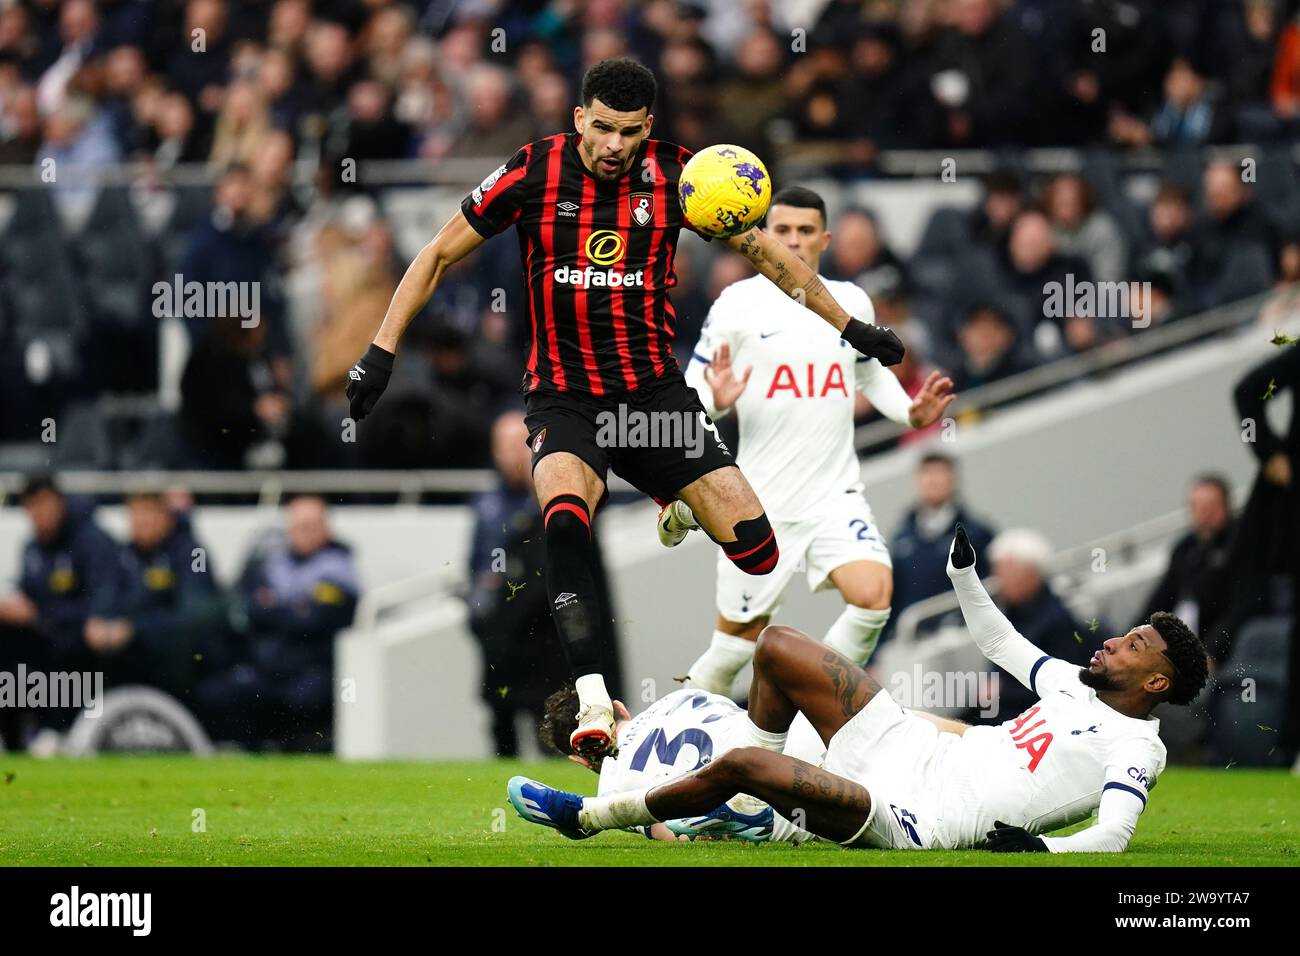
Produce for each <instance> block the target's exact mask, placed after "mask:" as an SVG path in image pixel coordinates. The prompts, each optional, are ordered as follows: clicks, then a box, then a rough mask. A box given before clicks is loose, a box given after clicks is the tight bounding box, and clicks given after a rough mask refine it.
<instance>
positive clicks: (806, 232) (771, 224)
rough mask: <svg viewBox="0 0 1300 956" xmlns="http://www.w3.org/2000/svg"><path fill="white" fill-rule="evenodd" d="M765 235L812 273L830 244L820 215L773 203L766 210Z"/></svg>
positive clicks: (829, 238)
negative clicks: (790, 253)
mask: <svg viewBox="0 0 1300 956" xmlns="http://www.w3.org/2000/svg"><path fill="white" fill-rule="evenodd" d="M764 228H765V229H766V231H767V234H768V235H769V236H771V237H772V238H773V239H775V240H776V241H777V242H779V243H781V244H782V245H783V246H785V247H786V248H787V249H789V250H790V251H791V252H793V253H794V254H795V255H796V256H798V257H799V258H800V259H802V260H803V261H804V264H805V265H807V266H808V267H809V268H810V269H812V270H813V271H814V272H816V271H817V265H818V263H819V262H821V257H822V253H823V252H825V251H826V247H827V246H828V245H830V241H831V234H830V233H829V232H827V230H826V223H825V222H823V221H822V214H821V213H820V212H818V211H817V210H816V209H804V208H802V207H800V206H784V205H776V206H773V207H772V208H771V209H769V210H768V211H767V225H766V226H765V227H764Z"/></svg>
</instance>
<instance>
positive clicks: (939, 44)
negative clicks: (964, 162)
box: [918, 0, 1036, 146]
mask: <svg viewBox="0 0 1300 956" xmlns="http://www.w3.org/2000/svg"><path fill="white" fill-rule="evenodd" d="M951 7H952V9H951V12H950V13H949V18H948V24H949V25H948V27H947V28H946V29H944V30H943V31H942V32H941V33H940V34H939V35H938V37H937V39H936V40H935V44H934V47H933V49H932V51H931V53H930V57H929V59H928V61H927V69H928V72H929V80H930V84H929V94H930V96H929V98H928V100H926V101H923V102H922V103H920V104H918V107H919V108H918V113H919V114H920V116H921V117H922V118H923V122H924V123H925V124H926V126H927V127H928V130H927V133H928V139H929V140H930V142H929V143H928V144H927V145H932V146H986V145H991V144H994V143H1001V142H1019V143H1023V142H1027V141H1028V140H1027V139H1026V137H1027V136H1028V135H1029V134H1030V132H1031V130H1030V125H1029V123H1028V122H1027V119H1028V117H1029V116H1030V115H1031V112H1032V110H1033V103H1034V101H1035V99H1036V89H1035V86H1034V76H1033V70H1032V65H1033V52H1032V50H1031V49H1030V48H1029V45H1028V42H1027V41H1026V39H1025V37H1024V35H1023V34H1021V33H1020V32H1019V31H1017V30H1016V29H1015V27H1014V26H1013V25H1012V23H1011V21H1010V18H1009V17H1007V16H1005V15H1002V14H1001V13H1000V12H999V10H998V7H997V4H995V3H994V0H956V2H954V3H953V4H952V5H951Z"/></svg>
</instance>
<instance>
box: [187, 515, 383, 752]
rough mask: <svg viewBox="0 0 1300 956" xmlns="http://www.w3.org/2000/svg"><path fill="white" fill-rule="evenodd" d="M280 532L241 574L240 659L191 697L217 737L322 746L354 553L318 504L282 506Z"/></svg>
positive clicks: (351, 595) (353, 578)
mask: <svg viewBox="0 0 1300 956" xmlns="http://www.w3.org/2000/svg"><path fill="white" fill-rule="evenodd" d="M287 511H288V526H287V528H286V540H285V542H284V544H283V545H282V546H279V547H276V548H273V549H272V550H270V551H269V552H268V553H266V554H265V555H264V556H261V557H259V558H257V559H255V561H254V562H253V564H252V565H251V566H250V567H249V568H248V569H247V570H246V571H245V572H244V575H243V579H242V582H241V585H240V590H241V592H242V594H243V601H244V605H245V613H246V616H247V635H246V636H247V643H246V648H245V650H244V653H243V659H242V660H241V661H239V662H238V663H236V664H235V665H233V666H232V667H230V668H228V669H226V670H224V671H223V672H221V673H219V674H215V675H213V676H212V677H210V678H207V679H205V680H204V681H202V682H201V683H200V685H199V687H198V689H197V691H196V694H195V698H196V703H197V704H198V705H199V709H200V713H201V715H202V717H203V718H204V720H205V724H206V726H207V727H208V728H209V730H210V731H211V733H212V734H213V736H214V737H216V738H217V739H221V740H235V741H239V742H241V743H244V744H245V745H248V746H253V747H261V746H267V745H270V746H274V747H276V748H282V749H309V750H320V749H328V744H329V741H330V739H331V728H332V719H333V687H334V637H335V635H337V634H338V632H339V631H341V630H342V629H343V628H345V627H348V626H349V625H350V624H351V623H352V618H353V615H354V613H355V612H356V606H357V600H358V598H359V595H360V584H359V581H358V577H357V569H356V564H355V563H354V561H353V559H352V551H351V549H350V548H349V547H348V546H347V545H346V544H343V543H341V542H339V541H336V540H335V539H334V538H333V536H332V535H331V533H330V528H329V523H328V519H327V515H326V510H325V502H324V501H323V500H322V499H321V498H319V497H317V496H314V495H303V496H301V497H298V498H295V499H293V501H291V502H290V503H289V505H288V508H287Z"/></svg>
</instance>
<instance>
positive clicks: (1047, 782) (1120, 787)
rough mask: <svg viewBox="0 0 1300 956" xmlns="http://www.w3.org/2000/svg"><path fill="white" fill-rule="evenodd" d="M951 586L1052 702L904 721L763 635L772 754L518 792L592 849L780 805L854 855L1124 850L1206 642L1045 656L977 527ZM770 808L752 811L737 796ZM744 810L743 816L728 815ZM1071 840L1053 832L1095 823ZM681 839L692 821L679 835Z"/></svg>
mask: <svg viewBox="0 0 1300 956" xmlns="http://www.w3.org/2000/svg"><path fill="white" fill-rule="evenodd" d="M948 576H949V577H950V578H951V579H952V582H953V587H954V589H955V590H956V592H957V596H958V598H959V600H960V602H961V608H962V614H963V616H964V617H965V619H966V624H967V627H968V628H969V629H970V632H971V635H972V636H973V637H974V639H975V642H976V643H977V645H978V646H979V648H980V650H981V651H983V653H984V654H985V656H986V657H988V658H989V660H991V661H992V662H993V663H995V664H998V665H999V666H1001V667H1002V668H1004V669H1005V670H1006V671H1008V672H1009V673H1011V674H1012V675H1013V676H1015V677H1016V678H1017V679H1018V680H1020V681H1021V682H1022V683H1024V684H1025V685H1026V686H1027V687H1030V688H1031V689H1032V690H1034V691H1035V693H1037V694H1039V695H1040V698H1041V699H1040V700H1039V702H1038V703H1037V704H1035V705H1034V706H1033V707H1031V708H1030V709H1029V710H1027V711H1025V712H1024V713H1023V714H1021V715H1019V716H1018V717H1016V718H1015V719H1013V720H1009V721H1007V722H1006V723H1003V724H1001V725H999V726H987V727H965V726H958V727H955V728H952V731H951V732H949V731H944V730H941V729H940V728H939V727H938V726H936V725H935V723H933V722H931V721H929V720H926V719H923V718H921V717H920V716H918V715H916V714H909V713H906V712H904V711H903V710H902V709H901V708H900V707H899V706H898V705H897V704H896V703H895V702H894V701H893V700H892V699H891V698H890V696H889V694H888V693H887V692H885V691H883V690H881V689H880V687H878V686H877V685H876V684H875V682H874V681H872V680H871V678H870V677H869V676H868V675H867V674H866V672H864V671H863V670H861V668H858V667H856V666H855V665H853V664H851V663H850V662H849V661H848V660H847V659H845V658H844V657H843V656H841V655H839V654H837V653H836V652H834V651H831V650H828V649H827V648H826V647H825V646H824V645H822V644H819V643H818V642H815V641H813V640H812V639H811V638H809V637H808V636H807V635H804V634H801V633H800V632H798V631H795V630H794V629H793V628H786V627H775V626H774V627H769V628H768V629H767V630H766V631H765V632H764V633H763V635H762V636H761V637H760V640H759V643H758V649H757V653H756V654H755V659H754V682H753V685H752V686H751V688H750V698H749V719H750V720H751V721H752V722H753V724H754V726H755V727H756V728H757V729H758V730H759V731H761V732H762V733H763V734H766V735H768V740H769V746H768V747H766V748H765V747H759V746H750V747H743V748H739V749H736V750H732V751H730V752H728V753H726V754H724V755H723V756H722V757H720V758H719V759H717V760H714V761H712V762H711V763H709V764H708V765H707V766H704V767H702V768H700V769H699V770H695V771H693V772H691V773H688V774H686V775H684V776H682V777H679V778H678V779H676V780H672V781H669V782H667V783H664V784H661V785H658V786H653V787H647V788H643V789H641V790H637V791H631V792H629V793H626V794H619V795H616V796H611V797H588V798H585V799H584V798H583V797H580V796H578V795H576V794H571V793H565V792H564V791H560V790H555V789H552V788H550V787H547V786H545V785H544V784H540V783H538V782H536V781H532V780H528V779H527V778H523V777H515V778H513V779H512V780H511V781H510V785H509V788H508V792H509V796H510V799H511V802H512V804H513V805H514V806H515V809H516V811H518V812H519V813H520V815H521V816H523V817H525V819H529V820H532V821H533V822H536V823H543V824H545V825H547V826H552V827H555V828H556V829H559V830H561V832H564V833H565V834H566V835H568V836H573V837H583V836H588V835H590V834H592V833H595V832H598V831H600V830H605V829H611V828H615V827H629V826H644V825H648V824H651V823H653V822H656V821H660V820H682V819H689V818H697V819H695V820H694V821H693V825H692V826H690V827H688V829H693V830H695V831H696V832H702V833H707V832H708V831H709V830H710V829H713V828H716V827H718V826H719V825H722V826H725V827H727V828H728V829H735V828H737V827H740V826H746V827H749V828H756V827H761V826H762V825H763V824H764V822H765V821H766V820H768V819H770V816H771V814H772V811H773V809H775V810H776V811H777V812H779V813H781V814H782V815H784V816H785V817H787V818H791V817H794V816H795V815H796V813H800V812H801V813H802V817H800V819H802V820H803V821H804V825H805V827H806V828H807V829H808V830H809V831H811V832H812V833H815V834H817V835H818V836H821V837H823V838H824V839H827V840H834V841H836V842H838V843H841V844H843V845H845V846H869V847H885V848H895V849H905V848H906V849H928V848H944V849H956V848H961V847H978V846H987V847H988V848H989V849H991V850H995V851H1000V852H1014V851H1030V852H1033V851H1037V852H1047V851H1051V852H1057V853H1061V852H1079V851H1103V852H1118V851H1121V850H1123V849H1125V848H1126V847H1127V846H1128V842H1129V839H1130V838H1131V837H1132V835H1133V831H1134V829H1135V828H1136V826H1137V821H1138V817H1139V815H1140V814H1141V812H1142V810H1143V809H1144V808H1145V806H1146V802H1147V795H1148V793H1149V791H1150V790H1151V789H1152V788H1153V787H1154V786H1155V783H1156V780H1157V778H1158V776H1159V774H1160V772H1161V770H1163V768H1164V765H1165V748H1164V744H1163V743H1162V742H1161V741H1160V738H1159V736H1158V730H1159V721H1158V720H1156V719H1155V718H1153V717H1152V716H1151V712H1152V710H1154V709H1155V707H1156V706H1157V705H1158V704H1160V703H1163V702H1166V701H1167V702H1169V703H1173V704H1188V703H1190V702H1191V701H1192V700H1193V699H1195V697H1196V695H1197V694H1198V693H1199V691H1200V689H1201V688H1202V686H1204V684H1205V681H1206V678H1207V658H1206V653H1205V648H1204V646H1203V645H1202V644H1201V642H1200V640H1199V639H1198V638H1197V637H1196V636H1195V635H1194V634H1193V633H1192V632H1191V631H1190V630H1189V629H1188V628H1187V626H1186V625H1185V624H1183V622H1182V621H1180V620H1179V619H1178V618H1177V617H1175V616H1174V615H1172V614H1167V613H1163V612H1162V613H1158V614H1155V615H1152V618H1151V622H1150V623H1147V624H1139V625H1137V626H1135V627H1134V628H1132V629H1131V630H1130V631H1129V632H1128V633H1127V634H1124V635H1123V636H1121V637H1113V638H1110V639H1109V640H1107V641H1104V642H1103V643H1102V646H1101V648H1100V649H1099V650H1098V651H1097V653H1096V654H1095V655H1094V656H1093V659H1092V661H1091V663H1090V664H1089V666H1087V667H1083V668H1076V667H1074V666H1072V665H1070V664H1066V663H1065V662H1064V661H1060V660H1057V659H1055V658H1051V657H1048V656H1046V655H1044V654H1043V653H1042V652H1041V651H1040V650H1039V649H1038V648H1036V647H1035V646H1034V645H1033V644H1031V643H1030V642H1029V641H1027V640H1025V639H1024V638H1023V637H1022V636H1021V635H1020V634H1018V633H1017V632H1016V631H1015V629H1014V628H1013V627H1012V626H1011V624H1010V622H1008V621H1007V619H1006V617H1005V616H1004V615H1003V614H1002V612H1001V611H999V610H998V609H997V607H996V606H995V605H994V604H993V601H992V600H991V599H990V598H989V595H988V592H987V591H985V590H984V586H983V584H981V583H980V580H979V577H978V575H977V574H976V573H975V552H974V549H973V548H971V546H970V542H969V541H968V540H967V537H966V532H965V529H963V528H962V527H961V526H960V525H958V528H957V534H956V537H955V538H954V540H953V547H952V552H951V555H950V558H949V563H948ZM797 711H802V712H803V713H804V714H805V715H806V716H807V717H808V719H809V720H810V721H811V723H812V725H813V727H814V728H815V729H816V730H817V732H818V734H819V735H820V736H821V738H822V739H823V740H824V741H826V742H827V754H826V759H825V761H824V763H823V766H822V767H820V768H819V767H814V766H812V765H811V764H808V763H805V762H804V761H801V760H797V759H795V758H793V757H789V756H785V755H783V754H781V753H779V752H778V751H779V749H780V747H781V746H782V745H783V743H784V741H783V737H784V735H785V732H786V731H787V729H788V728H789V726H790V722H791V721H792V720H793V718H794V715H795V713H796V712H797ZM742 793H743V794H751V795H752V796H753V797H755V798H757V799H758V800H761V801H764V802H765V803H767V804H768V805H769V806H768V807H767V808H764V809H757V808H754V807H751V806H749V805H747V804H748V802H746V804H745V805H741V806H740V807H739V808H737V804H739V803H740V801H736V800H735V799H734V798H735V796H736V795H737V794H742ZM728 801H730V805H728ZM1094 811H1095V812H1096V813H1097V823H1096V824H1095V825H1093V826H1091V827H1088V828H1087V829H1084V830H1081V831H1079V832H1078V833H1074V834H1071V835H1070V836H1067V837H1041V836H1038V834H1040V833H1044V832H1049V831H1052V830H1056V829H1059V828H1061V827H1064V826H1067V825H1069V824H1071V823H1075V822H1077V821H1079V820H1083V819H1085V818H1087V817H1088V816H1090V815H1091V814H1092V813H1093V812H1094ZM676 828H678V829H681V828H682V825H681V824H677V825H676Z"/></svg>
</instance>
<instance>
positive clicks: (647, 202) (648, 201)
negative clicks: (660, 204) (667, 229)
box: [627, 193, 655, 226]
mask: <svg viewBox="0 0 1300 956" xmlns="http://www.w3.org/2000/svg"><path fill="white" fill-rule="evenodd" d="M627 204H628V207H629V209H630V210H631V212H632V221H633V222H634V223H636V224H637V225H638V226H644V225H646V224H647V223H649V222H650V220H651V219H653V218H654V217H655V194H654V193H632V194H631V195H630V196H628V197H627Z"/></svg>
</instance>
